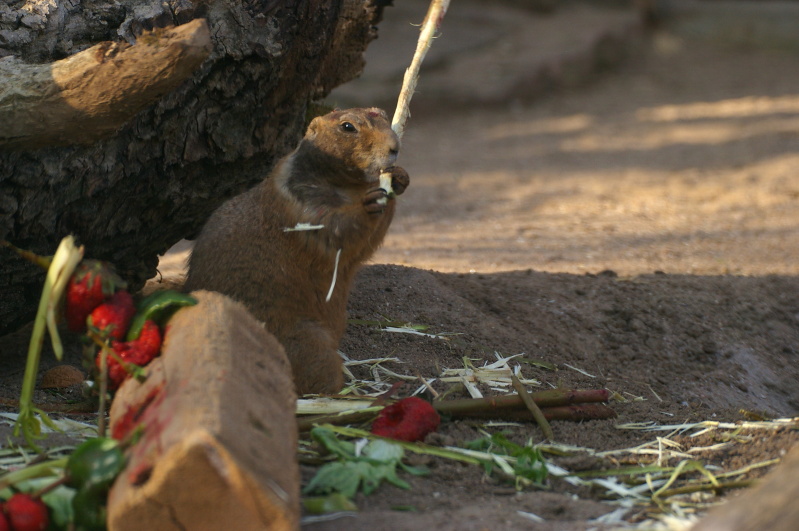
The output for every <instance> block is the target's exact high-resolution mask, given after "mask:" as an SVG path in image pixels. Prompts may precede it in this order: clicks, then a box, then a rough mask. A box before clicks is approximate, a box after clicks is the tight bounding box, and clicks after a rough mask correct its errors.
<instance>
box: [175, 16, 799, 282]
mask: <svg viewBox="0 0 799 531" xmlns="http://www.w3.org/2000/svg"><path fill="white" fill-rule="evenodd" d="M427 6H428V2H427V0H396V1H395V2H394V6H393V7H389V8H387V9H386V10H385V13H384V20H383V21H382V22H381V24H380V26H379V38H378V39H377V40H376V41H374V42H373V43H372V44H371V45H370V47H369V49H368V50H367V54H366V60H367V66H366V69H365V71H364V73H363V75H362V76H361V77H360V78H359V79H357V80H355V81H353V82H351V83H349V84H347V85H344V86H342V87H340V88H338V89H336V91H334V92H333V93H332V94H331V95H330V97H329V98H328V99H327V103H329V104H331V105H334V106H338V107H350V106H372V105H376V106H381V107H383V108H385V109H386V110H387V111H388V112H389V114H391V113H392V112H393V109H394V106H395V104H396V98H397V94H398V92H399V88H400V85H401V81H402V76H403V73H404V70H405V68H406V67H407V66H408V64H409V63H410V59H411V56H412V54H413V51H414V49H415V46H416V39H417V37H418V34H419V28H418V25H419V24H420V23H421V21H422V20H423V18H424V14H425V12H426V10H427ZM796 28H799V2H796V1H767V0H735V1H713V0H649V1H646V0H640V1H635V2H631V1H609V0H605V1H578V0H572V1H568V0H565V1H554V0H551V1H548V0H527V1H524V0H492V1H479V0H453V2H452V3H451V5H450V8H449V12H448V13H447V15H446V18H445V19H444V22H443V25H442V27H441V32H440V35H439V37H438V38H437V39H436V40H435V41H434V43H433V46H432V48H431V50H430V52H429V54H428V56H427V59H426V60H425V63H424V66H423V67H422V72H421V77H420V81H419V85H418V88H417V93H416V94H415V96H414V99H413V101H412V103H411V114H412V115H411V118H410V120H409V122H408V124H407V127H406V134H405V138H404V145H403V150H402V152H401V155H400V160H399V164H400V165H402V166H404V167H405V168H406V169H407V170H408V171H409V172H410V175H411V179H412V182H411V187H410V188H409V189H408V191H407V193H406V194H405V195H404V196H402V197H401V198H400V199H399V201H400V204H399V208H398V215H397V218H396V219H395V222H394V224H393V226H392V228H391V230H390V232H389V236H388V237H387V239H386V242H385V244H384V247H383V248H382V249H381V251H380V252H379V253H378V254H377V256H376V257H375V259H374V261H376V262H382V263H396V264H404V265H409V266H415V267H421V268H429V269H435V270H438V271H453V272H469V271H479V272H494V271H507V270H519V269H533V270H538V271H553V272H570V273H584V272H598V271H603V270H607V269H610V270H613V271H616V272H617V273H619V274H624V275H634V274H641V273H652V272H654V271H663V272H668V273H688V274H711V275H715V274H750V275H763V274H789V275H794V274H797V272H799V266H797V264H799V230H797V227H798V226H799V208H797V206H799V205H798V204H797V203H798V202H799V179H797V175H796V174H797V169H799V153H798V152H797V148H799V68H797V67H798V66H799V55H797V54H799V31H797V30H796ZM188 246H189V244H186V243H183V244H180V245H179V246H178V247H177V248H176V249H175V251H174V252H173V253H170V256H168V257H166V259H165V260H164V261H162V267H161V269H162V272H164V273H169V272H170V271H174V272H176V273H178V272H179V271H180V268H181V267H182V260H183V259H184V258H185V253H186V249H187V248H188Z"/></svg>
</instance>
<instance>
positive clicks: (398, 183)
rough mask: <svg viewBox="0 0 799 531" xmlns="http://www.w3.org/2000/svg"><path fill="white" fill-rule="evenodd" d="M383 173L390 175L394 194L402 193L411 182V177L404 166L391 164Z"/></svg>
mask: <svg viewBox="0 0 799 531" xmlns="http://www.w3.org/2000/svg"><path fill="white" fill-rule="evenodd" d="M385 173H389V174H390V175H391V188H392V189H393V190H394V193H395V194H396V195H402V193H403V192H404V191H405V189H406V188H407V187H408V185H409V184H411V177H410V176H409V175H408V172H407V171H405V168H400V167H399V166H392V167H391V168H387V169H386V170H385Z"/></svg>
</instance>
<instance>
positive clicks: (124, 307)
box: [87, 291, 136, 341]
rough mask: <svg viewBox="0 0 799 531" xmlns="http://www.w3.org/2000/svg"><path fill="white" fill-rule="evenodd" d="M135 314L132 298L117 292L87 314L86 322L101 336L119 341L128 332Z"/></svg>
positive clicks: (126, 293)
mask: <svg viewBox="0 0 799 531" xmlns="http://www.w3.org/2000/svg"><path fill="white" fill-rule="evenodd" d="M135 313H136V308H135V307H134V306H133V297H131V296H130V293H128V292H127V291H117V292H116V293H114V295H113V297H111V299H110V300H109V301H108V302H104V303H103V304H101V305H100V306H98V307H97V308H95V309H94V310H92V313H91V314H89V318H88V319H87V322H88V324H89V326H90V327H91V328H93V329H95V330H96V331H97V332H98V333H99V334H100V335H101V336H104V337H110V338H111V339H116V340H117V341H120V340H121V339H122V338H123V337H125V334H126V333H127V331H128V326H130V320H131V319H132V318H133V315H134V314H135Z"/></svg>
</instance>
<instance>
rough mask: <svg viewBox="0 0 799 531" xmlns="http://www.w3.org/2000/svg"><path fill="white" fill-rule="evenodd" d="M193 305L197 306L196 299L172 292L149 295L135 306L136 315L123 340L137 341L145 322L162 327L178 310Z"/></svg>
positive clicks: (164, 291) (165, 291) (163, 291)
mask: <svg viewBox="0 0 799 531" xmlns="http://www.w3.org/2000/svg"><path fill="white" fill-rule="evenodd" d="M195 304H197V299H195V298H194V297H192V296H191V295H186V294H185V293H180V292H177V291H174V290H161V291H156V292H154V293H151V294H150V295H148V296H146V297H145V298H143V299H142V300H141V301H140V302H139V303H138V304H137V305H136V315H135V317H133V320H132V321H131V322H130V327H129V328H128V335H127V337H126V338H125V339H126V340H127V341H135V340H137V339H138V338H139V335H140V334H141V329H142V327H143V326H144V322H145V321H148V320H149V321H155V322H156V323H157V324H158V325H159V326H163V325H164V324H165V323H166V321H168V320H169V318H170V317H172V314H173V313H175V312H176V311H177V310H178V309H180V308H182V307H184V306H194V305H195Z"/></svg>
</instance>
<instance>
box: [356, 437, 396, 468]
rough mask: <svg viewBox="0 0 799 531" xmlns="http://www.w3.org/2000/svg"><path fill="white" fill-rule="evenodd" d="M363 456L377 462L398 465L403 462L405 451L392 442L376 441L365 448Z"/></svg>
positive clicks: (370, 442)
mask: <svg viewBox="0 0 799 531" xmlns="http://www.w3.org/2000/svg"><path fill="white" fill-rule="evenodd" d="M363 455H365V456H366V457H368V458H370V459H373V460H375V461H380V462H384V463H397V462H399V461H401V460H402V457H403V456H404V455H405V450H403V449H402V447H401V446H399V445H396V444H394V443H392V442H389V441H386V440H383V439H374V440H372V441H369V444H367V445H366V446H365V447H364V448H363Z"/></svg>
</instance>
